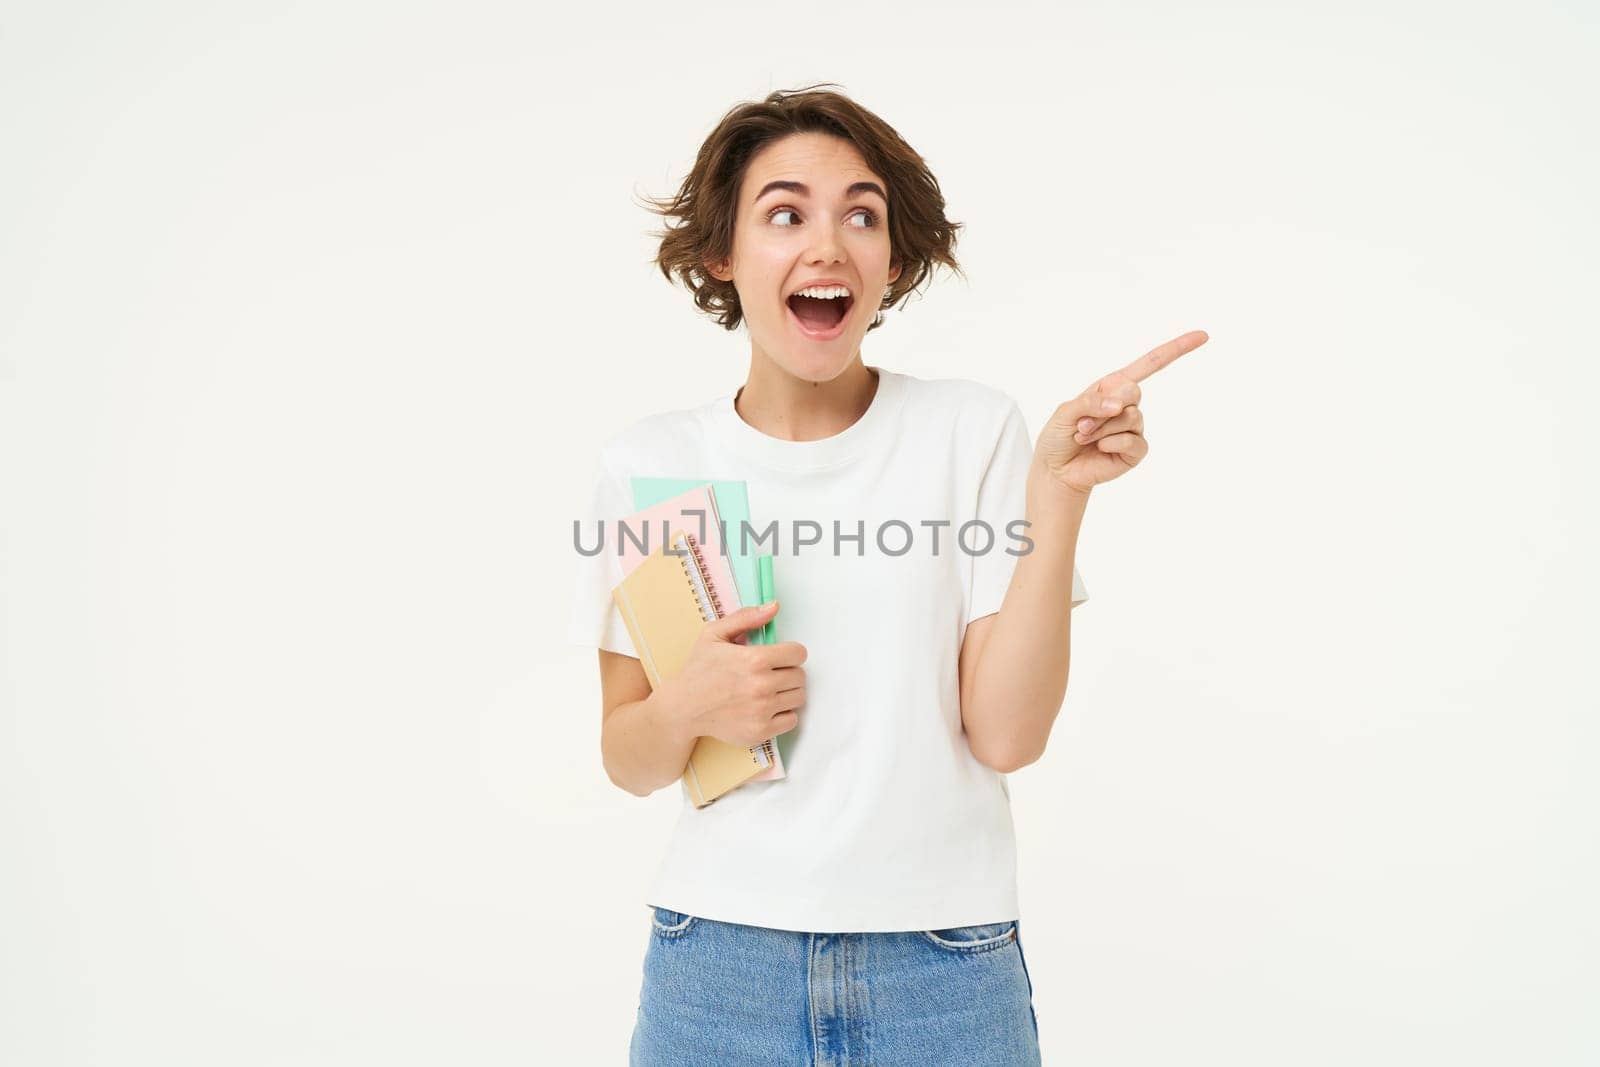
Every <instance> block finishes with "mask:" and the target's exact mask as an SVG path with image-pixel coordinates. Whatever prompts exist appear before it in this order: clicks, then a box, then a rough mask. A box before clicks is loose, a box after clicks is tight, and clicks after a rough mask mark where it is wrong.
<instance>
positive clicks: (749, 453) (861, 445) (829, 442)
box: [711, 366, 905, 471]
mask: <svg viewBox="0 0 1600 1067" xmlns="http://www.w3.org/2000/svg"><path fill="white" fill-rule="evenodd" d="M867 369H868V370H871V371H875V372H876V373H877V375H878V388H877V391H876V392H874V393H873V395H872V402H871V403H870V404H868V405H867V410H866V411H865V412H863V413H862V415H861V417H860V418H859V419H857V420H856V421H855V422H853V423H851V424H850V425H849V426H846V427H845V428H844V429H843V430H840V431H839V432H838V433H836V434H834V435H833V436H832V437H824V438H821V439H820V440H816V441H786V440H784V439H783V438H781V437H771V436H768V435H767V434H764V433H762V432H761V431H760V430H758V429H756V428H755V427H754V426H751V425H750V424H749V423H748V422H745V421H744V418H743V417H742V416H740V414H739V412H738V409H736V408H735V407H734V405H733V398H734V396H735V395H737V393H738V390H737V389H736V390H734V391H733V392H730V393H727V394H725V395H723V396H721V397H718V398H717V399H716V400H714V401H713V402H712V404H711V419H712V423H713V424H714V425H715V427H716V429H717V431H718V433H719V434H720V435H721V436H722V438H723V440H724V442H725V443H727V444H728V445H729V446H730V447H732V448H733V450H734V451H735V452H736V453H737V454H738V455H739V456H741V457H742V458H745V459H749V460H753V461H755V462H757V463H761V464H763V465H765V466H768V467H774V468H777V469H780V470H788V471H809V470H820V469H822V468H825V467H837V466H840V465H842V464H845V463H849V462H850V461H851V460H854V459H856V458H857V457H858V456H860V455H862V454H863V453H865V452H866V451H867V450H868V449H870V448H871V446H872V444H873V442H875V441H877V440H879V439H880V438H881V436H882V435H883V434H884V433H885V432H886V431H887V428H888V426H889V424H890V423H891V422H892V421H893V418H894V414H895V412H896V411H898V410H899V407H900V402H901V399H902V394H903V392H904V388H905V376H904V375H902V374H897V373H895V372H894V371H891V370H885V369H884V368H882V367H873V366H868V368H867Z"/></svg>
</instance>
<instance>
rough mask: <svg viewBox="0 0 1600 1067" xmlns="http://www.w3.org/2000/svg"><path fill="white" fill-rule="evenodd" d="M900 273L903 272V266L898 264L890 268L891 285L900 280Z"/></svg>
mask: <svg viewBox="0 0 1600 1067" xmlns="http://www.w3.org/2000/svg"><path fill="white" fill-rule="evenodd" d="M900 271H901V265H900V264H899V263H896V264H895V265H894V266H892V267H890V268H889V284H890V285H893V284H894V283H895V282H897V281H899V280H900Z"/></svg>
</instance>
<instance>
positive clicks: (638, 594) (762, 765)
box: [612, 478, 786, 807]
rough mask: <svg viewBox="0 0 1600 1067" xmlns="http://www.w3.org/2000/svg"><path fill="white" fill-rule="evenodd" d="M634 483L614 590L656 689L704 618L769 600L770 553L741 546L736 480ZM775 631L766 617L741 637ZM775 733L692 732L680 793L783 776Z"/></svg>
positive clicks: (761, 639) (699, 801) (708, 797)
mask: <svg viewBox="0 0 1600 1067" xmlns="http://www.w3.org/2000/svg"><path fill="white" fill-rule="evenodd" d="M685 486H687V487H688V488H685ZM633 488H634V506H635V507H637V508H639V509H640V510H638V511H636V512H634V513H633V514H632V515H629V516H627V517H626V518H624V519H623V520H622V523H621V527H620V529H619V530H618V539H619V545H620V550H621V563H622V571H623V574H624V577H623V580H622V582H621V583H619V584H618V585H617V587H616V588H615V589H614V590H612V598H613V599H614V600H615V601H616V604H617V608H618V610H619V611H620V612H621V614H622V620H623V623H624V624H625V625H626V626H627V628H628V635H629V636H630V637H631V638H632V639H633V646H634V651H636V652H637V653H638V654H639V662H640V663H641V664H642V665H643V667H644V671H645V675H646V677H648V678H649V680H650V686H651V688H652V689H654V688H659V687H660V685H661V683H662V682H664V681H668V680H670V679H672V678H675V677H677V675H678V673H679V672H680V671H681V670H682V669H683V665H684V663H685V662H686V661H687V659H688V657H689V650H690V649H691V648H692V647H693V646H694V642H695V640H696V638H698V636H699V634H700V631H701V630H702V629H703V628H704V627H705V625H706V623H708V622H710V621H712V620H714V619H720V618H721V617H722V616H724V615H726V614H728V613H729V612H732V611H737V610H738V609H739V608H740V607H742V606H743V605H744V604H746V603H752V604H754V603H766V602H768V601H770V600H771V599H772V597H773V589H772V557H771V556H760V557H756V556H753V555H752V554H750V553H749V552H747V551H745V549H744V538H743V537H742V536H741V529H742V524H743V523H745V522H747V521H748V519H749V506H748V498H747V495H746V492H745V485H744V483H743V482H709V483H708V482H705V481H699V482H694V481H686V480H683V479H662V478H636V479H634V485H633ZM725 531H726V532H727V533H728V534H730V535H731V536H729V537H725ZM730 540H731V542H732V543H731V544H730V543H729V541H730ZM739 639H740V640H742V639H743V636H741V638H739ZM775 639H776V637H775V632H774V628H773V625H772V623H768V624H767V625H766V626H764V627H762V628H761V629H760V630H755V631H751V633H750V634H749V636H748V640H749V642H750V643H753V644H767V643H770V642H772V641H773V640H775ZM785 736H786V735H785ZM775 742H776V739H769V740H767V741H764V742H762V743H761V744H760V745H757V746H755V747H754V748H744V747H741V746H739V745H733V744H729V743H728V742H726V741H720V740H718V739H717V738H714V737H701V738H699V739H698V740H697V741H696V742H695V746H694V749H693V751H692V752H691V753H690V755H689V763H688V765H687V766H686V767H685V768H684V773H683V787H684V790H685V792H686V793H687V794H688V795H689V797H690V799H691V800H692V801H693V802H694V804H695V806H696V807H703V806H705V805H706V804H709V803H711V802H712V801H713V800H715V799H717V798H718V797H720V796H722V795H723V794H724V793H727V792H728V791H729V790H731V789H734V788H735V787H737V786H740V785H743V784H744V783H745V782H749V781H766V780H770V779H774V778H782V777H784V775H785V773H786V772H785V770H784V763H783V756H784V754H783V752H782V751H780V748H779V745H778V744H777V743H775Z"/></svg>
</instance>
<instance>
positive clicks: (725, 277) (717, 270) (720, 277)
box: [706, 259, 733, 282]
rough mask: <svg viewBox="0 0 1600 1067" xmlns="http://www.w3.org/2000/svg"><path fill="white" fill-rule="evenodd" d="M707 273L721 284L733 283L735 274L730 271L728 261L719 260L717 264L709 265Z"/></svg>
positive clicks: (707, 265)
mask: <svg viewBox="0 0 1600 1067" xmlns="http://www.w3.org/2000/svg"><path fill="white" fill-rule="evenodd" d="M706 273H707V274H709V275H711V276H712V277H713V278H715V279H716V280H717V281H719V282H731V281H733V272H732V271H731V270H729V269H728V261H727V260H725V259H724V260H719V261H718V262H716V263H707V264H706Z"/></svg>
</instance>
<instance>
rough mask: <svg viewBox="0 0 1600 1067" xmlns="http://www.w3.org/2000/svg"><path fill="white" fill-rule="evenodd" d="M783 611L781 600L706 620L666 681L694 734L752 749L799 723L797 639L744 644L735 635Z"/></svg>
mask: <svg viewBox="0 0 1600 1067" xmlns="http://www.w3.org/2000/svg"><path fill="white" fill-rule="evenodd" d="M777 613H778V602H777V601H776V600H772V601H769V602H767V603H765V604H758V605H756V606H755V607H749V608H740V609H739V610H738V611H735V612H732V613H731V614H728V615H725V616H723V617H722V618H720V619H716V620H714V621H712V622H709V623H707V624H706V625H705V628H704V629H702V630H701V631H700V636H699V637H698V638H696V639H695V643H694V647H693V648H691V649H690V651H689V658H688V660H687V661H686V662H685V663H684V665H683V670H682V671H681V672H680V673H679V674H678V676H677V677H676V678H674V679H672V680H671V681H669V682H667V683H665V684H664V685H663V686H662V689H663V691H664V692H666V693H667V694H668V697H669V701H670V703H671V705H672V706H673V707H675V708H678V709H681V712H680V713H681V714H682V716H683V720H682V721H683V722H684V723H685V724H686V726H687V727H688V729H690V730H692V731H693V734H694V736H695V737H715V738H717V739H718V740H721V741H726V742H728V743H729V744H732V745H739V746H741V747H743V748H752V747H754V746H756V745H759V744H761V742H763V741H765V740H767V739H768V738H771V737H776V736H777V735H778V734H782V733H788V732H789V731H790V730H793V729H794V728H795V726H796V724H797V723H798V722H799V715H798V714H797V711H796V709H798V708H799V707H800V706H801V705H802V704H804V703H805V700H806V676H805V671H804V670H803V669H802V668H801V666H800V665H801V664H802V663H804V662H805V660H806V649H805V646H804V645H802V644H800V642H798V641H780V642H778V643H777V644H775V645H745V644H740V643H739V642H738V641H737V640H735V639H736V638H737V637H738V636H739V635H740V634H742V633H744V632H745V631H747V630H754V629H756V628H757V627H759V626H761V625H763V624H764V623H766V622H767V620H768V619H771V618H772V617H773V616H774V615H776V614H777Z"/></svg>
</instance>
